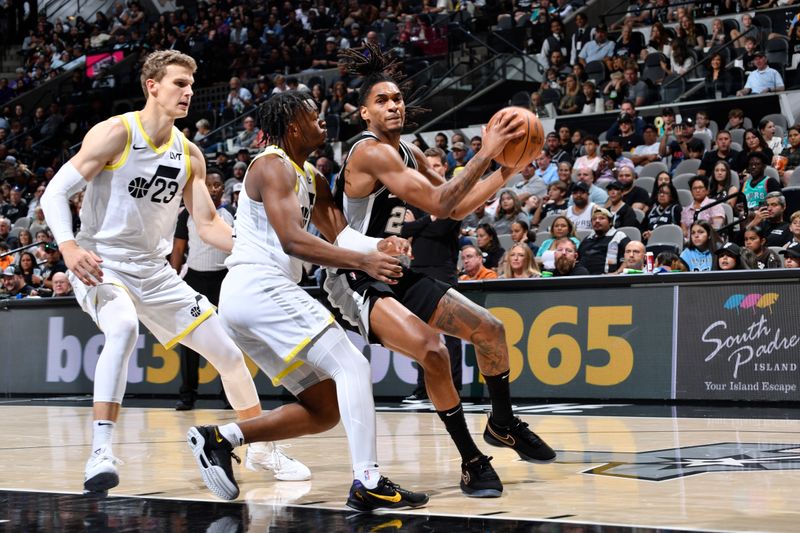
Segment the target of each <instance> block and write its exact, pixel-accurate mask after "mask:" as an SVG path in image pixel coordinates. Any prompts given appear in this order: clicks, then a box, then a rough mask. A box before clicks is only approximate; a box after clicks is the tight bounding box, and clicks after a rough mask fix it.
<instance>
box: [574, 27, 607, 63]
mask: <svg viewBox="0 0 800 533" xmlns="http://www.w3.org/2000/svg"><path fill="white" fill-rule="evenodd" d="M614 47H615V44H614V42H613V41H609V40H608V28H606V25H605V24H598V25H597V26H595V27H594V39H593V40H591V41H589V42H588V43H586V44H585V45H583V47H582V48H581V51H580V53H579V54H578V61H579V62H581V63H583V64H584V65H585V64H586V63H591V62H592V61H602V60H603V59H605V58H606V57H611V56H612V55H614Z"/></svg>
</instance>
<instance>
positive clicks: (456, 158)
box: [447, 141, 469, 169]
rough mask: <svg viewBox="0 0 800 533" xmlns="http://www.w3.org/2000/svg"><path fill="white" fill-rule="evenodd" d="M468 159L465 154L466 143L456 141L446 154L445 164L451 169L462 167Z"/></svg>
mask: <svg viewBox="0 0 800 533" xmlns="http://www.w3.org/2000/svg"><path fill="white" fill-rule="evenodd" d="M467 161H469V157H468V156H467V145H466V144H464V142H463V141H456V142H454V143H453V145H452V150H450V153H449V154H447V166H448V167H451V168H453V169H455V168H458V167H463V166H465V165H466V164H467Z"/></svg>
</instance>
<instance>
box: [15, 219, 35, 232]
mask: <svg viewBox="0 0 800 533" xmlns="http://www.w3.org/2000/svg"><path fill="white" fill-rule="evenodd" d="M14 227H15V228H22V229H28V228H30V227H31V219H30V217H19V218H18V219H17V220H15V221H14Z"/></svg>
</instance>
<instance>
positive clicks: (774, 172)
mask: <svg viewBox="0 0 800 533" xmlns="http://www.w3.org/2000/svg"><path fill="white" fill-rule="evenodd" d="M764 174H766V175H767V176H768V177H770V178H775V179H776V180H778V181H781V177H780V174H778V169H776V168H775V167H772V166H769V167H767V168H765V169H764Z"/></svg>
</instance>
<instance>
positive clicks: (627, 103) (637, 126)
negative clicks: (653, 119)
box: [606, 99, 647, 139]
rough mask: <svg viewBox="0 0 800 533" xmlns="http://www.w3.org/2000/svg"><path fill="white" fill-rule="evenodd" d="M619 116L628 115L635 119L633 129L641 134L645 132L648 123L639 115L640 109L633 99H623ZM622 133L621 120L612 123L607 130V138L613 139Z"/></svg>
mask: <svg viewBox="0 0 800 533" xmlns="http://www.w3.org/2000/svg"><path fill="white" fill-rule="evenodd" d="M619 113H620V114H619V116H620V117H621V116H622V115H628V116H629V117H632V119H633V131H634V132H635V133H637V134H639V135H643V134H644V127H645V125H646V124H647V123H646V122H645V121H644V119H643V118H642V117H640V116H639V111H638V110H637V109H636V105H635V104H634V103H633V101H632V100H627V99H623V100H622V102H621V103H620V105H619ZM619 134H620V124H619V120H615V121H614V122H612V123H611V126H610V127H609V128H608V130H607V131H606V138H607V139H611V138H612V137H616V136H617V135H619Z"/></svg>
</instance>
